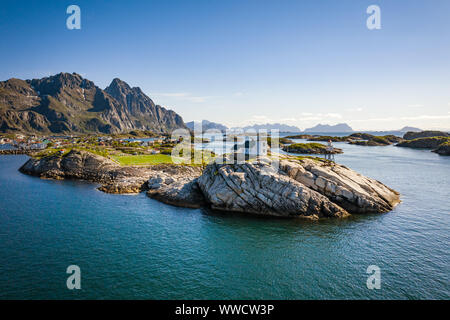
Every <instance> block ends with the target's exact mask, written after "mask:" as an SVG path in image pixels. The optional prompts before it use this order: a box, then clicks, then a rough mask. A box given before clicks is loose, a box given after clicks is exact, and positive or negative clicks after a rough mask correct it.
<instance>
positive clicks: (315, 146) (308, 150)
mask: <svg viewBox="0 0 450 320" xmlns="http://www.w3.org/2000/svg"><path fill="white" fill-rule="evenodd" d="M283 151H286V152H291V153H299V154H328V153H330V154H336V153H343V152H342V149H339V148H333V151H327V146H326V145H324V144H321V143H294V144H290V145H286V146H283Z"/></svg>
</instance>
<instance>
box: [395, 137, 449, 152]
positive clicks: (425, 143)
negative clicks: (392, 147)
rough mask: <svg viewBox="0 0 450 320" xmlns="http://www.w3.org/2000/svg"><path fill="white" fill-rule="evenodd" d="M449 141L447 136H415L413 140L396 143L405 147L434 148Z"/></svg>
mask: <svg viewBox="0 0 450 320" xmlns="http://www.w3.org/2000/svg"><path fill="white" fill-rule="evenodd" d="M449 141H450V138H449V137H428V138H417V139H414V140H406V141H403V142H401V143H398V144H397V145H396V146H397V147H407V148H417V149H435V148H438V147H439V146H440V145H441V144H444V143H447V142H449Z"/></svg>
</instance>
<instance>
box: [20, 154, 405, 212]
mask: <svg viewBox="0 0 450 320" xmlns="http://www.w3.org/2000/svg"><path fill="white" fill-rule="evenodd" d="M259 160H262V161H259ZM267 161H269V162H270V160H268V159H258V161H253V162H252V161H249V162H246V163H244V164H223V165H217V164H215V163H212V164H209V165H208V166H206V168H205V169H204V170H202V168H201V167H198V166H197V167H195V166H186V165H174V164H161V165H154V166H142V167H135V166H134V167H130V166H119V165H118V164H117V163H115V162H114V161H112V160H110V159H107V158H105V157H102V156H99V155H95V154H92V153H90V152H87V151H77V150H72V151H70V152H69V153H67V154H65V155H52V156H48V157H44V158H41V159H34V158H30V159H29V160H28V161H27V162H26V163H25V164H24V165H23V166H22V167H21V168H20V169H19V171H20V172H22V173H24V174H29V175H33V176H38V177H41V178H47V179H58V180H61V179H79V180H86V181H91V182H95V183H100V184H101V186H100V187H99V188H98V189H99V190H100V191H103V192H106V193H121V194H122V193H140V192H146V193H147V195H148V196H149V197H151V198H154V199H156V200H159V201H161V202H164V203H166V204H170V205H174V206H179V207H187V208H200V207H210V208H213V209H217V210H221V211H228V212H244V213H249V214H260V215H267V216H286V217H307V218H311V219H319V218H325V217H337V218H344V217H347V216H349V215H351V214H364V213H384V212H388V211H391V210H392V209H393V208H394V207H395V206H396V205H397V204H398V203H399V202H400V194H399V193H398V192H397V191H395V190H393V189H391V188H389V187H387V186H385V185H384V184H382V183H380V182H378V181H376V180H373V179H370V178H367V177H364V176H362V175H361V174H359V173H357V172H355V171H353V170H351V169H348V168H347V167H345V166H342V165H339V164H335V163H331V162H328V161H323V160H316V159H309V158H305V159H297V158H295V157H288V156H285V157H284V158H283V159H282V161H281V163H280V164H281V166H280V168H279V170H273V168H272V167H271V166H270V164H267V163H265V162H267Z"/></svg>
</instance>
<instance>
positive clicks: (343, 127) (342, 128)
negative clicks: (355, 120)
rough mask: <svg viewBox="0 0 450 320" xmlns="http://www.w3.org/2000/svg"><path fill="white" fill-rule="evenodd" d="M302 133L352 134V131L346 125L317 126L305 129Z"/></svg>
mask: <svg viewBox="0 0 450 320" xmlns="http://www.w3.org/2000/svg"><path fill="white" fill-rule="evenodd" d="M304 132H353V129H352V128H351V127H350V126H349V125H348V124H346V123H339V124H336V125H334V126H333V125H329V124H320V123H319V124H318V125H316V126H314V127H312V128H307V129H305V131H304Z"/></svg>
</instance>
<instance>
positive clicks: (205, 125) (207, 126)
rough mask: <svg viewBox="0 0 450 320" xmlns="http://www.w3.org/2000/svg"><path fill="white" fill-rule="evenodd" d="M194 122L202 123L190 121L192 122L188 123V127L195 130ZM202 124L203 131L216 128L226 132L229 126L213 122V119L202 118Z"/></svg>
mask: <svg viewBox="0 0 450 320" xmlns="http://www.w3.org/2000/svg"><path fill="white" fill-rule="evenodd" d="M194 123H196V124H200V122H194V121H190V122H187V123H186V127H188V128H189V129H191V130H194ZM201 125H202V130H203V131H206V130H210V129H216V130H220V131H222V132H225V131H226V130H227V129H228V127H227V126H224V125H223V124H220V123H216V122H211V121H208V120H202V122H201Z"/></svg>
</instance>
